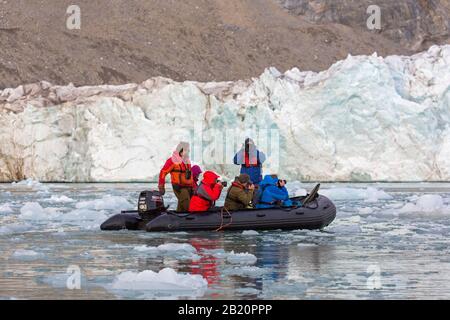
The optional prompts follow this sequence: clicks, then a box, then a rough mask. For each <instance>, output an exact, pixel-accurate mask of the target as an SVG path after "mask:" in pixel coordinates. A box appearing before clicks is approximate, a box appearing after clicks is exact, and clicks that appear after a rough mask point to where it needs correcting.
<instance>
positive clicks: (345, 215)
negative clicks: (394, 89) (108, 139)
mask: <svg viewBox="0 0 450 320" xmlns="http://www.w3.org/2000/svg"><path fill="white" fill-rule="evenodd" d="M289 185H290V187H289V189H290V192H291V194H297V195H301V194H304V193H305V192H306V191H305V190H308V189H311V188H312V187H313V185H312V184H303V183H300V182H295V183H289ZM154 187H155V185H154V184H137V183H136V184H133V183H130V184H41V183H38V182H35V181H32V180H28V181H24V182H21V183H16V184H0V298H2V299H69V298H71V299H136V298H137V299H177V298H187V299H266V298H267V299H323V298H326V299H341V298H354V299H396V298H408V299H419V298H432V299H433V298H447V299H448V298H450V246H449V244H450V240H449V236H450V219H449V218H450V183H373V184H360V183H353V184H351V183H347V184H338V183H334V184H323V185H322V189H321V193H322V194H324V195H326V196H328V197H330V198H331V199H332V200H333V201H334V202H335V204H336V207H337V211H338V212H337V217H336V220H335V221H334V222H333V223H332V224H331V225H330V226H328V227H327V228H325V229H324V230H316V231H307V230H294V231H281V230H274V231H257V230H252V229H251V227H250V228H249V230H245V231H234V232H230V231H226V232H172V233H147V232H144V231H116V232H106V231H100V229H99V226H100V224H101V223H102V222H103V221H104V220H106V219H107V218H108V217H109V216H111V215H113V214H116V213H118V212H120V211H121V210H127V209H134V208H135V207H136V202H137V201H136V200H137V197H138V195H139V192H140V191H142V190H145V189H151V188H154ZM165 201H166V202H167V203H169V204H171V206H172V207H175V197H174V195H173V193H172V192H170V191H168V193H167V195H166V196H165ZM221 203H223V197H222V199H221V201H219V204H221Z"/></svg>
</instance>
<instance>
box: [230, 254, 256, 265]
mask: <svg viewBox="0 0 450 320" xmlns="http://www.w3.org/2000/svg"><path fill="white" fill-rule="evenodd" d="M257 260H258V259H257V258H256V256H254V255H253V254H251V253H247V252H242V253H234V251H231V252H230V253H228V254H227V262H229V263H232V264H255V263H256V261H257Z"/></svg>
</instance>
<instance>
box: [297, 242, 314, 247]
mask: <svg viewBox="0 0 450 320" xmlns="http://www.w3.org/2000/svg"><path fill="white" fill-rule="evenodd" d="M297 247H298V248H315V247H317V244H315V243H299V244H297Z"/></svg>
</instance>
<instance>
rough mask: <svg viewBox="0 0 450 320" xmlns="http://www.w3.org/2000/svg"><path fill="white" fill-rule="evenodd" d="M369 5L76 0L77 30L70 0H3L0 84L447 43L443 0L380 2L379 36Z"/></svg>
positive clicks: (116, 77) (98, 80) (239, 74)
mask: <svg viewBox="0 0 450 320" xmlns="http://www.w3.org/2000/svg"><path fill="white" fill-rule="evenodd" d="M369 2H370V1H368V0H367V1H366V0H364V1H319V0H316V1H292V0H291V1H288V2H286V1H285V2H283V3H282V4H284V5H285V6H286V7H287V8H291V11H292V12H298V13H301V15H300V16H299V15H292V14H290V13H289V12H288V11H287V10H285V9H283V7H282V6H280V3H279V2H278V0H226V1H225V0H208V1H206V0H183V1H172V0H171V1H169V0H152V1H128V0H114V1H110V0H96V1H91V0H77V1H76V4H77V5H78V6H79V7H80V10H81V29H80V30H69V29H67V27H66V19H67V18H68V15H67V14H66V10H67V8H68V6H69V5H70V4H72V2H70V1H56V0H40V1H31V0H14V1H0V53H1V54H0V89H3V88H7V87H15V86H18V85H21V84H25V83H32V82H38V81H44V80H45V81H49V82H52V83H54V84H58V85H67V84H69V83H71V82H72V83H74V84H75V85H77V86H82V85H101V84H124V83H130V82H133V83H140V82H143V81H145V80H146V79H148V78H151V77H156V76H162V77H166V78H170V79H174V80H176V81H184V80H195V81H202V82H208V81H229V80H239V79H248V78H251V77H256V76H258V75H260V74H261V73H262V72H263V71H264V69H265V68H267V67H268V66H274V67H276V68H277V69H278V70H281V71H282V72H284V71H285V70H288V69H291V68H293V67H298V68H299V69H301V70H313V71H321V70H325V69H328V68H329V67H330V66H331V65H332V64H333V63H335V62H337V61H339V60H342V59H345V57H346V56H347V54H349V53H350V54H352V55H360V54H361V55H363V54H365V55H371V54H372V53H374V52H377V53H378V54H379V55H382V56H387V55H393V54H403V55H410V54H411V53H412V51H411V48H419V49H420V47H421V46H422V47H423V49H420V51H422V50H426V49H428V47H427V45H429V44H430V43H432V44H440V43H442V42H445V41H448V21H449V19H448V6H447V7H446V6H445V2H444V0H440V1H438V0H433V1H411V0H408V1H406V0H402V1H390V0H383V1H377V3H381V6H382V9H383V13H382V19H383V21H385V22H384V23H383V28H384V30H383V32H382V33H381V34H378V33H374V32H369V31H367V29H366V28H365V27H364V26H365V21H366V13H365V12H366V8H367V4H368V3H369ZM421 3H422V5H421ZM423 3H428V4H429V8H428V7H427V6H426V5H423ZM447 3H448V0H447ZM434 8H436V9H434ZM445 8H447V10H445ZM445 23H447V27H445ZM355 26H356V27H355ZM361 26H362V27H361ZM387 35H389V36H387ZM422 38H423V39H422ZM393 39H394V40H393ZM399 39H400V40H402V41H398V40H399ZM434 42H435V43H434ZM425 47H426V48H425Z"/></svg>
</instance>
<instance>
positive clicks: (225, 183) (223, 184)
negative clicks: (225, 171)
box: [219, 181, 228, 187]
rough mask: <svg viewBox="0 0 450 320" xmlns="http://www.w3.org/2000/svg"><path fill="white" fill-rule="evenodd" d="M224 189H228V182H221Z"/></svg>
mask: <svg viewBox="0 0 450 320" xmlns="http://www.w3.org/2000/svg"><path fill="white" fill-rule="evenodd" d="M219 183H220V184H221V185H222V186H223V187H226V186H227V185H228V183H227V182H226V181H220V182H219Z"/></svg>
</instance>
